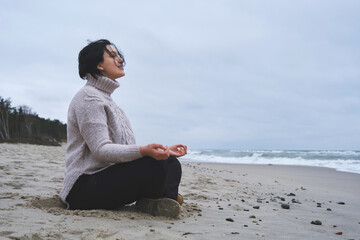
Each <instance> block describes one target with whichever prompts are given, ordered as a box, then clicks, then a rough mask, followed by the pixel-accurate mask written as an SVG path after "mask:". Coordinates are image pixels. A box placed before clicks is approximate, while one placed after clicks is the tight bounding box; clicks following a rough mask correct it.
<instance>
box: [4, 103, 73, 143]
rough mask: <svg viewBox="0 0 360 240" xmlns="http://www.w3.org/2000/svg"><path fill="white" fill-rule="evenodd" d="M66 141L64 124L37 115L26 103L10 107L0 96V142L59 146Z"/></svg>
mask: <svg viewBox="0 0 360 240" xmlns="http://www.w3.org/2000/svg"><path fill="white" fill-rule="evenodd" d="M62 141H66V124H63V123H61V122H60V121H59V120H56V119H55V120H50V119H45V118H41V117H39V116H38V115H37V114H36V113H35V112H33V111H32V110H31V108H30V107H28V106H26V105H22V106H18V107H12V106H11V99H10V98H7V99H4V98H3V97H1V96H0V142H23V143H33V144H41V145H53V146H59V145H60V143H61V142H62Z"/></svg>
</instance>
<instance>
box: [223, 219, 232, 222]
mask: <svg viewBox="0 0 360 240" xmlns="http://www.w3.org/2000/svg"><path fill="white" fill-rule="evenodd" d="M225 220H226V221H228V222H234V219H232V218H227V219H225Z"/></svg>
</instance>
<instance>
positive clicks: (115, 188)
mask: <svg viewBox="0 0 360 240" xmlns="http://www.w3.org/2000/svg"><path fill="white" fill-rule="evenodd" d="M180 179H181V165H180V162H179V160H178V159H177V158H175V157H172V156H170V157H169V158H168V159H167V160H155V159H153V158H150V157H143V158H140V159H137V160H134V161H131V162H127V163H117V164H114V165H112V166H110V167H108V168H106V169H104V170H102V171H100V172H97V173H95V174H91V175H87V174H83V175H81V176H80V177H79V178H78V180H77V181H76V182H75V184H74V186H73V188H72V189H71V191H70V193H69V195H68V197H67V198H66V200H67V202H68V203H69V207H70V209H115V208H118V207H121V206H123V205H126V204H130V203H133V202H135V201H137V200H139V199H141V198H163V197H166V198H172V199H174V200H176V199H177V195H178V189H179V184H180Z"/></svg>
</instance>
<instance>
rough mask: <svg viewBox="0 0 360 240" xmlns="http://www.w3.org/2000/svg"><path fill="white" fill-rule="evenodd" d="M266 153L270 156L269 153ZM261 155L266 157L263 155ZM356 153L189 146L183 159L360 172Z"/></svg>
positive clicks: (357, 153) (359, 160)
mask: <svg viewBox="0 0 360 240" xmlns="http://www.w3.org/2000/svg"><path fill="white" fill-rule="evenodd" d="M269 154H270V155H271V156H269ZM224 155H225V156H224ZM240 155H241V157H240ZM264 155H265V156H266V157H264ZM277 155H279V156H277ZM280 155H281V156H280ZM282 155H289V156H291V157H283V156H282ZM359 155H360V153H359V152H358V151H278V150H275V151H249V150H247V151H242V150H226V151H224V150H196V151H194V150H192V151H189V153H188V155H187V156H185V157H183V158H182V160H183V161H195V162H216V163H236V164H277V165H300V166H317V167H328V168H334V169H336V170H338V171H345V172H353V173H359V174H360V157H359ZM341 156H343V157H344V159H341ZM317 157H318V158H317Z"/></svg>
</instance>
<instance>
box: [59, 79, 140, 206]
mask: <svg viewBox="0 0 360 240" xmlns="http://www.w3.org/2000/svg"><path fill="white" fill-rule="evenodd" d="M86 78H87V83H86V85H85V86H84V87H82V88H81V89H80V91H79V92H78V93H77V94H76V95H75V96H74V98H73V99H72V101H71V103H70V106H69V110H68V118H67V150H66V156H65V175H64V186H63V189H62V191H61V192H60V198H61V199H62V200H63V201H64V202H66V197H67V195H68V194H69V192H70V190H71V188H72V187H73V185H74V183H75V182H76V180H77V179H78V178H79V177H80V176H81V175H82V174H93V173H96V172H98V171H101V170H103V169H105V168H107V167H109V166H111V165H112V164H115V163H121V162H129V161H132V160H135V159H138V158H141V157H142V155H141V154H140V146H139V145H136V143H135V137H134V133H133V131H132V129H131V126H130V122H129V120H128V119H127V117H126V116H125V113H124V112H123V110H121V109H120V108H119V107H118V106H117V105H116V104H115V102H114V101H113V100H112V98H111V94H112V93H113V92H114V90H115V89H116V88H118V87H119V83H118V82H116V81H113V80H111V79H109V78H106V77H104V76H99V77H98V78H93V77H92V76H91V75H90V74H88V75H86Z"/></svg>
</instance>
